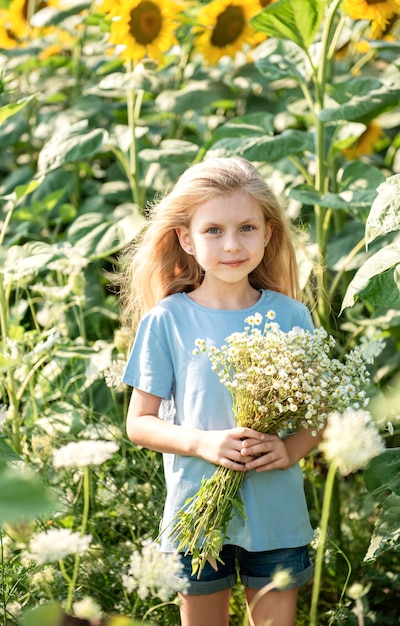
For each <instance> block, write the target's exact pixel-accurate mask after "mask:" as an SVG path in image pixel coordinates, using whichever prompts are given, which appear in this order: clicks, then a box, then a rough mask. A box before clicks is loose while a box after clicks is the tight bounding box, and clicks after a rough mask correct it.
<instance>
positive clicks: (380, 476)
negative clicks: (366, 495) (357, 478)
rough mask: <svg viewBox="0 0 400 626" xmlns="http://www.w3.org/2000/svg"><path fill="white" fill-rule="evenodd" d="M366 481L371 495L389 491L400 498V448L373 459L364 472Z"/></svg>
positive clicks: (386, 451) (389, 450) (390, 449)
mask: <svg viewBox="0 0 400 626" xmlns="http://www.w3.org/2000/svg"><path fill="white" fill-rule="evenodd" d="M364 481H365V486H366V487H367V489H368V491H369V492H370V493H380V492H381V491H386V490H387V489H389V490H390V491H394V492H395V493H397V495H398V496H400V448H388V449H387V450H385V451H384V452H382V454H380V455H379V456H376V457H375V458H374V459H372V460H371V462H370V464H369V466H368V468H367V469H366V470H364Z"/></svg>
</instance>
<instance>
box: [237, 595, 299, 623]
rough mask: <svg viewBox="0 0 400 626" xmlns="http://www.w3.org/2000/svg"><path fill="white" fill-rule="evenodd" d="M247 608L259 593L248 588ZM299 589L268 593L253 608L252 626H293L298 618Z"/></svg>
mask: <svg viewBox="0 0 400 626" xmlns="http://www.w3.org/2000/svg"><path fill="white" fill-rule="evenodd" d="M245 591H246V600H247V606H250V605H251V601H252V600H253V598H254V597H255V596H256V595H257V593H259V592H258V591H257V589H250V588H249V587H246V589H245ZM297 591H298V590H297V589H288V590H286V591H268V592H266V593H265V594H264V595H261V597H260V598H259V599H258V600H257V602H256V603H255V605H254V607H252V611H251V616H250V624H251V626H267V624H268V626H293V625H294V621H295V618H296V604H297Z"/></svg>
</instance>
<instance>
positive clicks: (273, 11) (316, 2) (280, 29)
mask: <svg viewBox="0 0 400 626" xmlns="http://www.w3.org/2000/svg"><path fill="white" fill-rule="evenodd" d="M325 5H326V3H325V2H323V1H321V0H279V1H278V2H274V3H273V4H270V5H269V6H268V7H266V8H265V9H264V10H263V11H262V12H261V13H259V14H258V15H255V16H254V17H253V18H252V19H251V20H250V24H251V26H253V28H255V29H256V30H260V31H262V32H264V33H267V34H268V35H269V36H270V37H276V38H277V39H289V40H291V41H294V43H296V44H297V45H298V46H300V48H302V49H303V50H306V51H307V50H308V48H309V46H310V45H311V44H312V42H313V40H314V37H315V35H316V34H317V32H318V29H319V27H320V24H321V21H322V18H323V15H324V9H325Z"/></svg>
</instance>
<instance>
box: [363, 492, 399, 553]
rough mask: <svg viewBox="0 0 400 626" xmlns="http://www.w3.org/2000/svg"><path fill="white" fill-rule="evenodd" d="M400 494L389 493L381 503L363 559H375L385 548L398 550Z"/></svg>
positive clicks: (385, 550)
mask: <svg viewBox="0 0 400 626" xmlns="http://www.w3.org/2000/svg"><path fill="white" fill-rule="evenodd" d="M399 520H400V496H398V495H397V494H395V493H391V494H390V495H389V496H388V497H387V498H386V500H385V502H384V503H383V505H382V509H381V511H380V514H379V517H378V520H377V522H376V524H375V528H374V532H373V533H372V537H371V542H370V544H369V547H368V550H367V554H366V555H365V557H364V561H375V559H377V558H378V556H380V555H381V554H383V553H384V552H387V550H393V549H394V550H396V551H399V550H400V532H399Z"/></svg>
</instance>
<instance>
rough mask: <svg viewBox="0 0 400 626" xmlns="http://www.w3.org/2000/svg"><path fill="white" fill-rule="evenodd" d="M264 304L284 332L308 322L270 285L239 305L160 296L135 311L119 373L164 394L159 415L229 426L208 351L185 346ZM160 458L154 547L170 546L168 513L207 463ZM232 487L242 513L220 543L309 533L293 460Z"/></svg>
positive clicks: (208, 470)
mask: <svg viewBox="0 0 400 626" xmlns="http://www.w3.org/2000/svg"><path fill="white" fill-rule="evenodd" d="M271 309H272V310H274V311H275V313H276V318H275V321H276V322H277V323H278V324H279V325H280V328H281V330H283V331H284V332H287V331H289V330H290V329H291V328H293V327H294V326H300V327H301V328H305V329H309V330H312V329H313V324H312V320H311V316H310V313H309V311H308V309H307V308H306V307H305V306H304V305H303V304H301V303H300V302H298V301H297V300H293V299H292V298H289V297H287V296H284V295H282V294H280V293H278V292H275V291H269V290H265V291H262V292H261V294H260V299H259V300H258V302H257V303H256V304H254V305H253V306H251V307H249V308H247V309H239V310H220V309H211V308H207V307H205V306H202V305H200V304H197V303H196V302H194V301H193V300H192V299H191V298H189V297H188V296H187V295H186V294H185V293H179V294H174V295H172V296H168V297H167V298H165V299H164V300H162V301H161V302H159V303H158V304H157V305H156V306H155V307H154V308H153V309H151V310H150V311H149V312H148V313H147V314H146V315H145V317H144V318H143V319H142V321H141V323H140V325H139V329H138V332H137V335H136V338H135V343H134V346H133V349H132V352H131V354H130V357H129V359H128V363H127V366H126V370H125V374H124V377H123V380H124V382H125V383H127V384H128V385H131V386H132V387H136V388H137V389H141V390H142V391H146V392H148V393H151V394H153V395H156V396H160V397H161V398H163V399H165V400H167V401H170V402H163V403H162V407H163V410H162V411H161V412H160V416H161V417H162V418H163V419H169V420H171V421H173V422H174V423H175V424H179V425H185V426H189V427H192V428H199V429H203V430H223V429H227V428H233V427H234V425H235V423H234V418H233V412H232V399H231V395H230V393H229V391H228V390H227V389H226V388H225V387H224V385H223V384H222V383H221V382H220V380H219V378H218V375H217V374H216V373H215V372H213V371H212V370H211V362H210V360H209V358H208V356H207V355H206V354H200V355H194V354H193V349H194V348H195V340H196V339H198V338H200V339H205V340H206V341H207V345H209V346H211V345H215V346H217V347H220V346H222V345H223V344H224V343H225V340H226V337H228V335H230V334H231V333H233V332H241V331H243V330H244V326H245V322H244V320H245V318H246V317H248V316H249V315H253V314H255V313H260V314H261V315H262V316H263V317H264V316H265V315H266V313H267V312H268V311H270V310H271ZM163 459H164V471H165V480H166V485H167V498H166V502H165V507H164V516H163V521H162V529H164V530H163V532H162V534H161V548H162V550H164V551H166V552H169V551H171V550H173V549H174V545H173V541H172V540H171V538H169V534H170V532H171V530H172V523H173V520H174V517H175V515H176V513H177V512H178V511H179V509H180V508H181V507H182V506H183V504H184V503H185V501H186V499H187V498H188V497H190V496H192V495H194V494H195V493H196V492H197V490H198V489H199V487H200V484H201V480H202V478H203V477H210V476H211V475H212V474H213V472H214V471H215V466H214V465H212V464H211V463H208V462H207V461H204V460H203V459H200V458H197V457H191V456H181V455H173V454H164V455H163ZM240 494H241V497H242V500H243V503H244V512H245V516H246V517H245V519H244V518H243V517H242V516H241V515H240V514H239V513H236V514H234V516H233V518H232V519H231V521H230V522H229V526H228V532H227V537H228V539H227V540H226V543H229V544H234V545H238V546H241V547H242V548H244V549H246V550H248V551H262V550H274V549H278V548H291V547H297V546H303V545H306V544H307V543H309V542H310V540H311V539H312V536H313V531H312V528H311V525H310V520H309V514H308V510H307V504H306V499H305V494H304V486H303V475H302V471H301V468H300V466H299V465H298V464H296V465H294V466H293V467H291V468H289V469H287V470H270V471H266V472H259V473H257V472H255V471H249V472H247V473H246V477H245V480H244V483H243V486H242V487H241V491H240Z"/></svg>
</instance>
